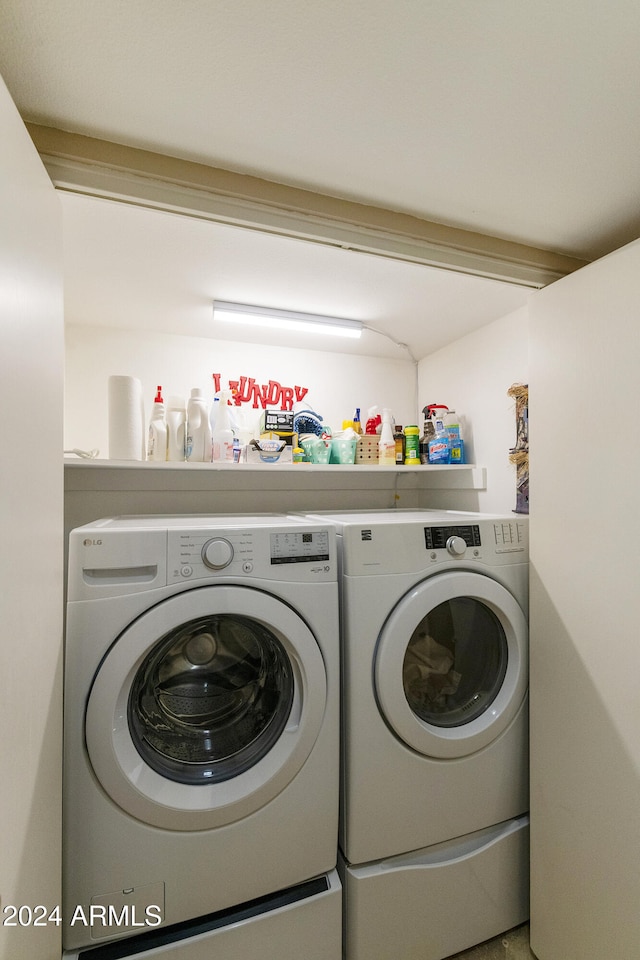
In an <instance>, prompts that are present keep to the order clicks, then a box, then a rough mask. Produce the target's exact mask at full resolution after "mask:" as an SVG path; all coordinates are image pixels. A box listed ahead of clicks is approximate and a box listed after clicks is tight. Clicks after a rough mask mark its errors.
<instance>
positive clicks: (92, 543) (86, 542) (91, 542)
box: [82, 540, 102, 547]
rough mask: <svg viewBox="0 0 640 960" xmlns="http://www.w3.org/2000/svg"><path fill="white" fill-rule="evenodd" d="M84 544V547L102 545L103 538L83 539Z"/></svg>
mask: <svg viewBox="0 0 640 960" xmlns="http://www.w3.org/2000/svg"><path fill="white" fill-rule="evenodd" d="M82 546H83V547H101V546H102V540H83V541H82Z"/></svg>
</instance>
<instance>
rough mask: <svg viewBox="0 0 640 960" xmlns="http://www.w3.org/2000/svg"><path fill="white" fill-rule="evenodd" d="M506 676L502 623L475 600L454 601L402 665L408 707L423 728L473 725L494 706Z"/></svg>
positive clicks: (424, 627) (418, 633)
mask: <svg viewBox="0 0 640 960" xmlns="http://www.w3.org/2000/svg"><path fill="white" fill-rule="evenodd" d="M506 670H507V639H506V636H505V632H504V629H503V627H502V625H501V623H500V621H499V619H498V617H497V616H496V615H495V614H494V613H493V611H492V610H490V609H489V607H488V606H486V605H485V604H483V603H481V602H480V601H479V600H477V599H475V598H473V597H464V596H463V597H454V598H453V599H451V600H447V601H445V602H444V603H440V604H438V605H437V606H436V607H434V608H433V609H432V610H430V611H429V613H427V615H426V616H425V617H423V619H422V620H421V621H420V623H419V624H418V626H417V627H416V629H415V630H414V631H413V633H412V635H411V638H410V640H409V643H408V644H407V650H406V653H405V656H404V661H403V665H402V681H403V687H404V693H405V696H406V698H407V702H408V704H409V706H410V707H411V709H412V710H413V712H414V713H415V714H417V716H418V717H419V718H420V719H421V720H424V721H425V723H430V724H434V725H435V726H438V727H454V726H458V725H460V724H465V723H470V722H471V721H472V720H475V719H476V718H477V717H479V716H480V715H481V714H482V713H484V711H485V710H486V709H487V708H488V707H489V706H490V705H491V703H492V702H493V701H494V700H495V698H496V696H497V695H498V692H499V691H500V688H501V686H502V683H503V681H504V676H505V673H506Z"/></svg>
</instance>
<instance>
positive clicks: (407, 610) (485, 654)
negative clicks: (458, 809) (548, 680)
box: [375, 571, 528, 759]
mask: <svg viewBox="0 0 640 960" xmlns="http://www.w3.org/2000/svg"><path fill="white" fill-rule="evenodd" d="M527 686H528V628H527V622H526V619H525V616H524V614H523V612H522V610H521V608H520V606H519V604H518V603H517V602H516V600H515V599H514V597H513V596H512V595H511V594H510V593H509V591H508V590H506V589H505V588H504V587H503V586H502V585H501V584H499V583H497V582H496V581H495V580H492V579H490V578H489V577H485V576H482V575H481V574H477V573H471V572H464V571H451V572H447V573H442V574H438V575H436V576H434V577H433V578H430V579H427V580H424V581H423V582H422V583H420V584H419V585H418V586H416V587H414V588H413V589H412V590H411V591H409V593H407V594H406V595H405V596H404V597H403V598H402V599H401V600H400V601H399V603H398V604H397V605H396V607H395V608H394V609H393V611H392V612H391V614H390V616H389V618H388V619H387V621H386V623H385V625H384V627H383V629H382V632H381V634H380V637H379V640H378V645H377V649H376V659H375V688H376V696H377V699H378V704H379V707H380V710H381V711H382V714H383V716H384V718H385V720H386V722H387V724H388V726H389V727H390V728H391V729H392V730H393V732H394V733H395V734H396V735H397V736H398V737H399V738H400V739H401V740H403V741H404V742H405V743H406V744H407V745H408V746H410V747H411V748H412V749H413V750H416V751H417V752H418V753H421V754H423V755H424V756H427V757H435V758H438V759H447V758H453V757H464V756H468V755H469V754H471V753H474V752H475V751H477V750H481V749H482V748H483V747H486V746H487V745H488V744H489V743H491V742H492V741H493V740H495V739H496V738H497V737H498V736H500V734H501V733H502V732H503V731H504V730H505V729H506V728H507V727H508V726H509V724H510V723H511V721H512V720H513V718H514V717H515V716H516V714H517V713H518V711H519V710H520V709H521V708H522V704H523V701H524V698H525V696H526V693H527Z"/></svg>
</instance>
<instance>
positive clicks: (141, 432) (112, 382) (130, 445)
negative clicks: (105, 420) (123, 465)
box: [109, 377, 147, 460]
mask: <svg viewBox="0 0 640 960" xmlns="http://www.w3.org/2000/svg"><path fill="white" fill-rule="evenodd" d="M145 447H146V445H145V420H144V400H143V397H142V384H141V382H140V381H139V380H138V379H137V377H109V459H110V460H146V459H147V457H146V449H145Z"/></svg>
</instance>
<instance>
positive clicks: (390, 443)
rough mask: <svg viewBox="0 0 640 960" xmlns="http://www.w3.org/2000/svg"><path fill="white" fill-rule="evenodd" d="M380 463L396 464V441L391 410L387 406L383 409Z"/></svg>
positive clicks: (393, 465)
mask: <svg viewBox="0 0 640 960" xmlns="http://www.w3.org/2000/svg"><path fill="white" fill-rule="evenodd" d="M378 463H379V464H380V466H382V467H395V465H396V441H395V439H394V436H393V426H392V423H391V411H389V410H387V409H386V407H385V409H384V410H383V411H382V430H381V431H380V440H379V441H378Z"/></svg>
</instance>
